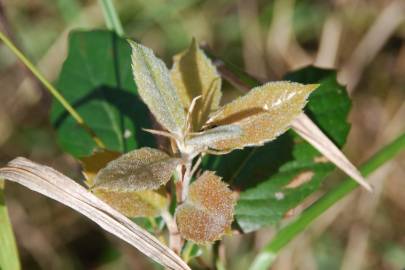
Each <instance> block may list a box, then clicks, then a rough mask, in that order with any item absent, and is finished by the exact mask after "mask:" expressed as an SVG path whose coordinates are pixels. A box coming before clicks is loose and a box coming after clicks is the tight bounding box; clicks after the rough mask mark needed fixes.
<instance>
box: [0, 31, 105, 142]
mask: <svg viewBox="0 0 405 270" xmlns="http://www.w3.org/2000/svg"><path fill="white" fill-rule="evenodd" d="M0 40H1V41H3V42H4V44H5V45H6V46H7V47H8V48H9V49H10V50H11V51H12V52H13V53H14V55H15V56H17V58H18V59H19V60H20V61H21V62H22V63H23V64H24V65H25V66H26V67H27V68H28V69H29V70H30V71H31V72H32V73H33V74H34V76H35V77H36V78H37V79H38V80H39V81H40V82H41V83H42V84H43V85H44V87H45V89H46V90H48V92H49V93H51V94H52V95H53V97H54V98H56V100H58V101H59V102H60V103H61V104H62V106H63V107H64V108H65V109H66V111H67V112H68V113H69V114H70V115H71V116H72V117H73V119H75V120H76V122H77V123H78V124H79V125H80V126H81V127H82V128H83V129H84V130H85V131H86V132H87V133H89V134H90V136H91V137H92V138H93V140H94V142H95V143H96V144H97V146H98V147H100V148H105V146H104V144H103V142H102V141H101V140H100V139H99V138H98V137H97V135H96V133H95V132H94V130H93V129H91V128H90V127H89V126H88V125H87V124H86V122H85V121H84V120H83V118H82V117H81V116H80V115H79V113H78V112H77V111H76V110H75V109H74V108H73V107H72V106H71V105H70V104H69V102H68V101H67V100H66V99H65V98H64V97H63V96H62V95H61V94H60V93H59V91H58V90H57V89H56V88H55V87H54V86H53V85H52V84H51V83H50V82H49V81H48V80H47V79H45V77H44V76H43V75H42V74H41V72H39V70H38V69H37V68H36V67H35V66H34V64H32V63H31V62H30V60H28V58H27V57H25V55H24V54H23V53H22V52H21V51H20V50H19V49H18V48H17V47H16V46H15V45H14V44H13V42H11V40H10V39H8V38H7V37H6V36H5V35H4V34H3V33H2V32H1V31H0Z"/></svg>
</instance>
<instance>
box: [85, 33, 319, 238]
mask: <svg viewBox="0 0 405 270" xmlns="http://www.w3.org/2000/svg"><path fill="white" fill-rule="evenodd" d="M129 43H130V45H131V47H132V70H133V75H134V79H135V83H136V85H137V87H138V93H139V95H140V97H141V99H142V100H143V102H144V103H145V104H146V105H147V107H148V108H149V110H150V112H151V113H152V114H153V116H154V118H155V119H156V121H157V122H158V123H159V124H160V125H161V127H162V129H161V130H146V131H148V132H151V133H153V134H156V135H161V136H165V137H167V138H169V139H170V140H171V143H172V146H173V147H172V148H173V151H172V152H171V153H165V152H164V151H162V150H158V149H153V148H149V147H143V148H140V149H137V150H133V151H131V152H129V153H126V154H123V155H121V156H119V157H118V155H117V154H116V153H113V152H109V151H102V152H98V153H95V154H94V156H92V157H91V158H88V159H83V163H84V171H85V174H86V177H87V182H86V183H87V185H88V186H89V188H91V190H92V191H93V192H94V193H95V194H96V195H97V196H99V197H100V198H102V199H104V200H105V201H107V202H108V203H109V204H111V205H112V206H113V207H115V208H116V209H118V210H120V211H121V212H123V213H124V214H126V215H127V216H130V217H137V216H144V217H145V216H146V217H154V216H159V215H162V214H163V213H164V215H167V214H168V213H169V210H168V207H169V205H170V200H169V198H173V199H174V198H177V208H176V210H175V213H174V219H175V222H176V225H177V228H178V230H179V232H180V235H181V237H182V238H183V239H186V240H191V241H193V242H196V243H199V244H206V243H211V242H213V241H215V240H218V239H220V238H221V236H222V235H223V234H224V233H226V232H229V231H230V228H231V224H232V221H233V215H234V213H233V209H234V206H235V201H236V197H235V194H234V192H232V191H231V190H230V188H229V187H228V185H227V184H226V183H225V182H223V181H222V179H221V177H219V176H217V175H216V174H215V172H213V171H205V172H201V170H200V168H199V165H200V161H201V158H202V156H203V155H205V154H215V155H222V154H226V153H229V152H231V151H232V150H235V149H242V148H244V147H248V146H250V147H252V146H254V147H260V146H261V145H263V144H264V143H266V142H268V141H271V140H274V139H275V138H276V137H277V136H279V135H280V134H282V133H283V132H285V131H286V130H287V129H288V128H289V126H290V124H291V122H292V121H293V120H294V119H295V118H296V117H297V116H298V115H299V114H300V113H301V112H302V110H303V108H304V106H305V104H306V102H307V98H308V96H309V94H310V93H311V92H312V91H314V90H315V89H316V88H317V86H318V85H316V84H309V85H304V84H299V83H292V82H288V81H279V82H269V83H266V84H264V85H262V86H259V87H255V88H253V89H251V91H250V92H249V93H248V94H246V95H244V96H242V97H239V98H237V99H235V100H234V101H232V102H230V103H228V104H225V105H223V106H221V105H220V102H221V96H222V92H221V77H220V75H219V74H218V72H217V70H216V67H215V66H214V65H213V63H212V62H211V60H210V59H209V58H208V57H207V56H206V55H205V54H204V52H203V51H202V50H201V49H200V48H199V46H198V45H197V43H196V41H194V40H193V42H192V44H191V46H190V47H189V48H188V49H187V50H186V51H184V52H182V53H180V54H178V55H176V56H174V58H173V61H174V63H173V67H172V68H171V69H170V70H169V69H168V68H167V67H166V65H165V63H164V62H163V61H162V60H160V59H159V58H157V57H156V56H155V55H154V53H153V51H152V50H151V49H149V48H147V47H145V46H143V45H141V44H138V43H136V42H134V41H129ZM94 163H97V166H94ZM92 165H93V166H92ZM175 172H177V173H176V174H175ZM173 175H176V177H173V178H174V181H175V185H176V189H175V191H176V194H171V195H172V196H169V195H168V194H167V193H166V192H167V191H166V189H165V188H164V186H165V185H166V184H167V183H168V182H169V181H170V180H171V179H172V176H173ZM193 179H195V181H194V182H192V180H193ZM225 180H226V179H225ZM173 192H174V191H173Z"/></svg>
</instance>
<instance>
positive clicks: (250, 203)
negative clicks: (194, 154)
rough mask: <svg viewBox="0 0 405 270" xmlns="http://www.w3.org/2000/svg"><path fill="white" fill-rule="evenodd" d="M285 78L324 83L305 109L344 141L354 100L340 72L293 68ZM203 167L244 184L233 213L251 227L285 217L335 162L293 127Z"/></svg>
mask: <svg viewBox="0 0 405 270" xmlns="http://www.w3.org/2000/svg"><path fill="white" fill-rule="evenodd" d="M286 79H288V80H291V81H297V82H300V83H305V84H314V83H317V84H320V86H319V87H318V88H317V89H316V90H315V91H314V92H313V93H312V94H311V96H310V98H309V102H308V104H307V106H306V114H307V115H309V116H310V117H311V119H312V120H313V121H314V122H315V123H316V124H317V125H318V127H319V128H321V129H322V131H323V132H324V133H325V134H326V135H327V136H328V137H329V138H330V139H331V140H332V141H333V142H335V144H336V145H337V146H338V147H342V146H343V144H344V142H345V140H346V137H347V134H348V132H349V129H350V125H349V124H348V123H347V120H346V118H347V116H348V113H349V110H350V100H349V98H348V95H347V93H346V90H345V88H344V87H342V86H341V85H339V84H338V83H337V81H336V72H334V71H331V70H324V69H319V68H314V67H308V68H303V69H300V70H298V71H295V72H293V73H291V74H289V75H288V76H287V78H286ZM204 168H205V169H211V170H216V171H217V173H218V175H220V176H222V177H223V178H224V179H227V180H228V181H230V182H231V185H232V186H233V187H235V188H237V189H239V190H242V192H241V193H240V198H239V200H238V203H237V206H236V208H235V216H236V220H237V222H238V224H239V225H240V226H241V228H242V229H243V230H244V231H245V232H250V231H254V230H257V229H259V228H262V227H264V226H268V225H271V224H276V223H277V222H279V221H280V220H281V219H283V217H284V216H285V215H286V213H287V212H289V211H291V210H292V209H294V208H295V207H297V206H298V205H299V204H300V203H302V201H303V200H305V198H307V197H308V196H309V195H311V194H312V193H313V192H315V191H317V190H318V189H319V188H320V185H321V183H322V182H323V181H324V180H325V178H326V176H327V175H328V174H329V173H330V172H331V171H332V170H333V169H334V168H335V167H334V165H332V164H331V163H330V162H328V160H327V159H325V157H323V156H322V155H321V154H320V153H319V152H318V151H317V150H316V149H315V148H314V147H312V146H311V145H310V144H309V143H307V142H305V141H304V140H303V139H302V138H300V137H299V136H297V135H296V134H295V132H293V131H289V132H287V133H285V134H284V135H282V136H280V137H279V138H278V139H277V140H275V141H272V142H269V143H266V144H265V145H264V146H262V147H256V148H245V149H243V150H236V151H233V152H232V153H230V154H228V155H224V156H218V157H210V158H209V159H207V160H206V161H205V163H204Z"/></svg>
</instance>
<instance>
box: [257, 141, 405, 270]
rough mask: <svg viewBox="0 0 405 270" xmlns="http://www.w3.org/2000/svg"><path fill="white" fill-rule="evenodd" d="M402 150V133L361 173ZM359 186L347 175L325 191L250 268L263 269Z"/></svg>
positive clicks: (382, 162) (370, 160) (371, 169)
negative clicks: (314, 222)
mask: <svg viewBox="0 0 405 270" xmlns="http://www.w3.org/2000/svg"><path fill="white" fill-rule="evenodd" d="M403 150H405V133H404V134H402V135H401V136H399V137H398V138H397V139H395V140H394V141H392V142H391V143H390V144H388V145H386V146H385V147H383V148H382V149H381V150H380V151H378V152H377V153H376V154H375V155H374V156H373V157H371V158H370V159H369V160H368V161H367V162H366V163H364V165H362V166H361V167H360V171H361V172H362V174H363V175H365V176H367V175H369V174H371V173H372V172H374V171H375V170H377V169H378V168H379V167H381V166H382V165H383V164H384V163H386V162H387V161H389V160H391V159H392V158H394V157H395V156H396V155H397V154H398V153H400V152H401V151H403ZM357 187H358V184H357V183H356V182H355V181H353V180H352V179H351V178H347V179H346V180H345V181H343V182H342V183H340V184H339V185H338V186H337V187H336V188H334V189H333V190H331V191H329V192H328V193H326V194H325V195H324V196H323V197H321V198H320V199H319V200H318V201H316V202H315V203H314V204H313V205H311V206H310V207H309V208H307V209H306V210H305V211H304V212H303V213H302V214H301V215H300V216H299V217H298V218H297V219H295V220H294V221H293V222H291V223H290V224H288V225H287V226H285V227H284V228H282V229H281V230H280V231H279V232H278V233H277V234H276V236H275V237H274V238H273V239H272V240H271V241H270V243H269V244H267V245H266V246H265V247H264V248H263V250H262V251H261V252H260V253H259V254H258V255H257V256H256V258H255V259H254V261H253V264H252V265H251V267H250V270H265V269H268V268H269V267H270V265H271V264H272V263H273V262H274V260H275V259H276V257H277V254H278V252H279V251H280V250H281V249H282V248H283V247H284V246H286V245H287V244H288V243H289V242H290V241H291V240H293V239H294V238H295V237H296V236H297V235H298V234H300V233H301V232H302V231H304V230H305V228H307V226H308V225H310V224H311V223H312V222H313V221H314V220H315V219H316V218H317V217H319V216H320V215H321V214H322V213H324V212H325V211H326V210H327V209H328V208H330V207H331V206H333V205H334V204H335V203H337V202H338V201H339V200H341V199H342V198H343V197H345V196H346V195H348V194H349V193H350V192H351V191H353V190H354V189H355V188H357Z"/></svg>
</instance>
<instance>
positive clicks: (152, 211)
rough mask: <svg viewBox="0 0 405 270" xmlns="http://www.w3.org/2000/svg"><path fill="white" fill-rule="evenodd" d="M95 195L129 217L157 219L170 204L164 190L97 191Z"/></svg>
mask: <svg viewBox="0 0 405 270" xmlns="http://www.w3.org/2000/svg"><path fill="white" fill-rule="evenodd" d="M94 194H95V195H96V196H97V197H99V198H100V199H102V200H103V201H105V202H106V203H108V204H109V205H111V206H112V207H113V208H115V209H116V210H118V211H120V212H121V213H123V214H124V215H126V216H127V217H131V218H133V217H155V216H158V215H159V214H160V213H161V211H162V210H164V209H166V208H167V207H168V204H169V199H168V197H166V196H165V191H163V190H160V191H158V190H143V191H129V192H127V191H110V190H107V189H96V190H95V191H94Z"/></svg>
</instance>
